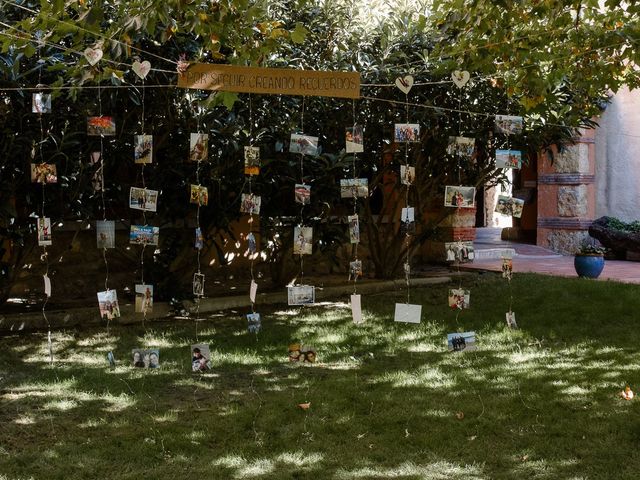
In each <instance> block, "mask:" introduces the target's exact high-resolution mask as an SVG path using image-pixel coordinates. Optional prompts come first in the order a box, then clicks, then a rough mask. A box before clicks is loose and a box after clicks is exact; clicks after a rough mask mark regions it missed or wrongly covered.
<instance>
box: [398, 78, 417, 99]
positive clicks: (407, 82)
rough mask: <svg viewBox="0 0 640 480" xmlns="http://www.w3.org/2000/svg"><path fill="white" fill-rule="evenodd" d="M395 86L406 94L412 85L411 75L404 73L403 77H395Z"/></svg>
mask: <svg viewBox="0 0 640 480" xmlns="http://www.w3.org/2000/svg"><path fill="white" fill-rule="evenodd" d="M396 87H398V89H400V91H401V92H402V93H404V94H405V95H408V94H409V91H410V90H411V87H413V77H412V76H411V75H405V76H404V77H398V78H396Z"/></svg>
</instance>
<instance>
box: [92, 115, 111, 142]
mask: <svg viewBox="0 0 640 480" xmlns="http://www.w3.org/2000/svg"><path fill="white" fill-rule="evenodd" d="M115 134H116V121H115V119H114V118H113V117H105V116H102V117H89V118H88V120H87V135H88V136H90V137H113V136H114V135H115Z"/></svg>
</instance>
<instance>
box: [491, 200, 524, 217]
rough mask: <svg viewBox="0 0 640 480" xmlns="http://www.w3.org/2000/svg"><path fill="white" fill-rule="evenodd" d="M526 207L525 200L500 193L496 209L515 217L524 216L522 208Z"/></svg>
mask: <svg viewBox="0 0 640 480" xmlns="http://www.w3.org/2000/svg"><path fill="white" fill-rule="evenodd" d="M523 208H524V200H521V199H519V198H515V197H509V196H507V195H498V203H497V204H496V209H495V211H496V212H498V213H501V214H502V215H509V216H511V217H514V218H520V217H521V216H522V209H523Z"/></svg>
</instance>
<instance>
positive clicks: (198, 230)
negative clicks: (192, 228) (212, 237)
mask: <svg viewBox="0 0 640 480" xmlns="http://www.w3.org/2000/svg"><path fill="white" fill-rule="evenodd" d="M194 247H196V250H202V249H203V248H204V236H203V235H202V229H201V228H200V227H196V241H195V243H194Z"/></svg>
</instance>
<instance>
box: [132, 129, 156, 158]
mask: <svg viewBox="0 0 640 480" xmlns="http://www.w3.org/2000/svg"><path fill="white" fill-rule="evenodd" d="M133 159H134V161H135V163H151V162H152V161H153V135H135V136H134V140H133Z"/></svg>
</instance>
